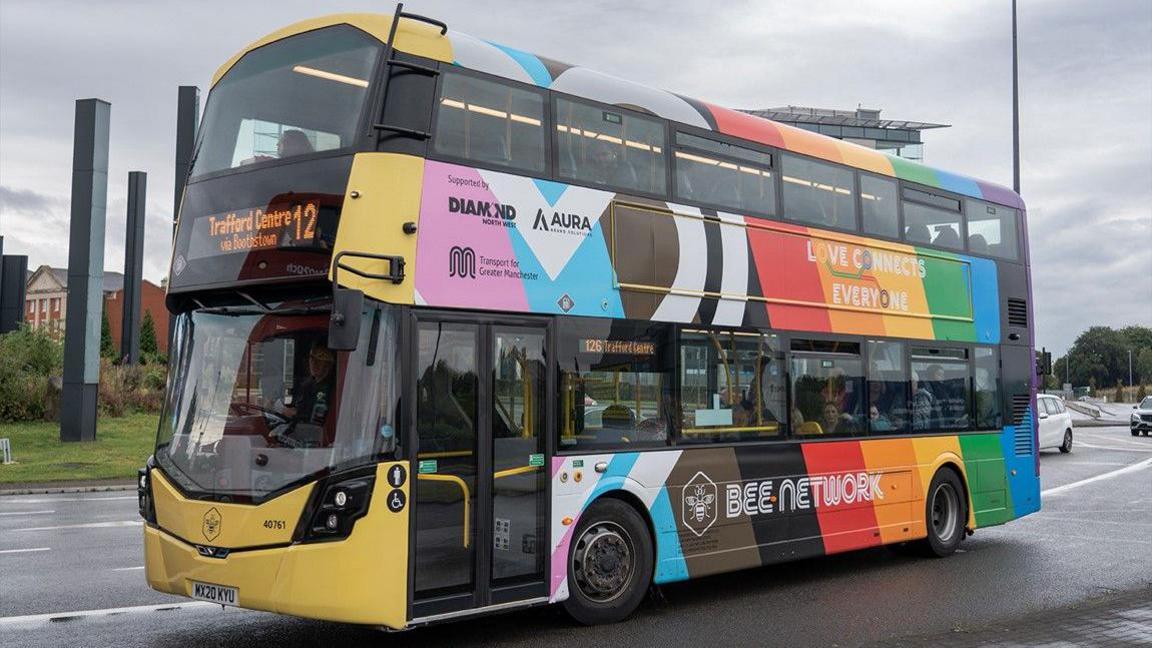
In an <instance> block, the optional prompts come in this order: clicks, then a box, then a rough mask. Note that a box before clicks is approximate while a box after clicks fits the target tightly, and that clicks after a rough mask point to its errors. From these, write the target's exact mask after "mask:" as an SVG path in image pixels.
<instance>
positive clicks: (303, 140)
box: [276, 129, 315, 159]
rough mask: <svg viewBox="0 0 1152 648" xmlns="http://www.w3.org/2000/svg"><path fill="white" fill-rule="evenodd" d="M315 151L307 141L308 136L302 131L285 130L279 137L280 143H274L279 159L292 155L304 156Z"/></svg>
mask: <svg viewBox="0 0 1152 648" xmlns="http://www.w3.org/2000/svg"><path fill="white" fill-rule="evenodd" d="M314 151H315V149H313V148H312V142H310V141H309V140H308V136H307V135H305V134H304V131H300V130H295V129H293V130H286V131H284V132H283V133H281V135H280V141H279V142H277V143H276V152H277V153H278V154H279V155H280V157H281V159H283V158H286V157H292V156H294V155H304V154H305V153H313V152H314Z"/></svg>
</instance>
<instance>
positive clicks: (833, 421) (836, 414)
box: [822, 403, 858, 434]
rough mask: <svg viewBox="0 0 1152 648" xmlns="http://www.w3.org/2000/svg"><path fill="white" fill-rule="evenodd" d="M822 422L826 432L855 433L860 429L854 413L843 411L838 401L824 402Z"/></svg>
mask: <svg viewBox="0 0 1152 648" xmlns="http://www.w3.org/2000/svg"><path fill="white" fill-rule="evenodd" d="M822 423H823V427H824V433H825V434H855V433H856V432H857V430H858V427H857V425H856V421H854V420H853V419H852V415H851V414H848V413H846V412H841V411H840V408H839V407H837V406H836V403H825V404H824V416H823V419H822Z"/></svg>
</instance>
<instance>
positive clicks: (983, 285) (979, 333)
mask: <svg viewBox="0 0 1152 648" xmlns="http://www.w3.org/2000/svg"><path fill="white" fill-rule="evenodd" d="M965 258H966V259H967V260H968V261H970V262H971V264H972V265H971V268H972V317H973V322H972V325H973V327H974V328H975V330H976V341H977V342H981V343H984V344H999V343H1000V284H999V283H998V282H997V281H996V262H995V261H992V260H990V259H977V258H973V257H965Z"/></svg>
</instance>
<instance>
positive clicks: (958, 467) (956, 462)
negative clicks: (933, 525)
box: [921, 452, 976, 534]
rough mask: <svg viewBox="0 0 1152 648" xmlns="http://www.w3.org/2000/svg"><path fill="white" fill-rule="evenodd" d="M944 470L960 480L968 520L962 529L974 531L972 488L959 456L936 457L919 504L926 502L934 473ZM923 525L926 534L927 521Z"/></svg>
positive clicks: (949, 453)
mask: <svg viewBox="0 0 1152 648" xmlns="http://www.w3.org/2000/svg"><path fill="white" fill-rule="evenodd" d="M945 468H947V469H949V470H951V471H952V472H954V473H956V476H957V477H958V478H959V479H960V484H961V485H962V486H963V487H964V506H965V508H967V509H968V515H967V518H968V519H967V521H966V522H965V524H964V527H965V529H967V530H968V531H973V530H975V529H976V512H975V510H974V507H973V506H972V487H971V482H970V481H969V479H968V469H967V468H966V467H965V465H964V460H963V459H961V458H960V456H959V455H957V454H953V453H951V452H948V453H944V454H942V455H940V456H939V457H937V459H936V461H935V462H934V463H933V464H932V467H931V469H930V470H929V471H928V473H927V477H928V479H927V480H926V481H925V482H924V496H923V499H922V500H921V503H922V504H923V503H925V502H927V501H928V496H929V495H930V493H929V492H928V490H929V489H930V488H931V487H932V480H933V479H935V478H936V473H938V472H940V471H941V470H942V469H945ZM924 525H925V534H927V525H928V520H924Z"/></svg>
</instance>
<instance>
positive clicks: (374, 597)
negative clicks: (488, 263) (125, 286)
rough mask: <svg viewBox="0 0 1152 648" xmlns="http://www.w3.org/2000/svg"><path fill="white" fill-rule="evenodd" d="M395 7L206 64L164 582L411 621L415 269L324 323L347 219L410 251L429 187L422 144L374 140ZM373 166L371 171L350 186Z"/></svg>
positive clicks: (214, 597) (168, 454) (157, 531)
mask: <svg viewBox="0 0 1152 648" xmlns="http://www.w3.org/2000/svg"><path fill="white" fill-rule="evenodd" d="M353 18H355V19H353ZM351 23H355V24H356V25H357V26H356V27H353V26H352V24H351ZM391 23H392V20H391V18H390V17H388V16H357V17H341V16H331V17H327V18H322V19H317V20H313V21H307V22H305V23H300V24H297V25H294V26H291V27H288V28H286V29H284V30H281V31H280V32H277V33H275V34H272V35H270V36H268V37H266V38H264V39H262V40H260V41H258V42H256V43H254V44H253V45H252V46H250V47H249V48H247V49H246V50H245V51H244V52H242V53H241V54H239V55H237V56H236V57H235V58H234V59H233V60H231V61H229V62H228V63H227V64H226V65H224V66H223V67H222V68H221V70H220V72H219V73H218V74H217V77H216V79H214V81H213V89H212V92H211V94H210V96H209V99H208V102H207V105H206V109H205V115H204V120H203V123H202V125H201V129H200V134H199V137H198V143H197V149H196V157H195V160H194V163H193V166H192V171H191V175H190V179H189V183H188V186H187V189H186V191H185V194H184V197H183V200H182V204H181V211H180V222H179V226H178V231H177V235H176V240H175V242H174V250H173V257H172V265H171V269H170V284H169V296H168V306H169V309H170V310H171V311H172V313H173V317H174V319H175V322H176V324H175V336H174V339H173V344H172V350H171V356H170V372H169V375H170V380H169V387H168V396H167V399H166V403H165V407H164V413H163V415H162V418H161V422H160V428H159V433H158V435H157V442H156V447H155V454H154V456H153V458H152V459H150V460H149V465H148V467H147V468H145V469H143V470H141V472H140V485H139V496H140V509H141V515H142V516H143V517H144V518H145V520H146V525H145V530H144V537H145V554H146V569H147V578H148V583H149V584H150V585H151V586H152V587H153V588H155V589H157V590H159V591H162V592H168V593H172V594H176V595H180V596H186V597H191V598H195V599H199V600H204V601H211V602H215V603H221V604H224V605H234V606H239V607H244V608H251V609H257V610H267V611H272V612H279V613H285V614H292V615H298V616H302V617H310V618H318V619H327V620H333V621H344V622H350V623H362V624H373V625H382V626H387V627H391V628H403V627H405V625H406V624H407V620H408V599H409V596H408V589H409V555H410V551H409V521H410V508H411V507H410V506H409V505H408V501H409V488H410V482H411V480H410V478H409V475H408V466H409V463H408V462H407V461H406V460H402V459H404V457H403V455H402V453H401V450H400V449H399V447H398V443H397V436H398V434H397V430H398V427H399V425H398V418H399V416H400V412H399V405H400V403H399V398H400V397H399V387H398V385H399V371H400V365H401V353H400V349H399V342H398V341H399V339H400V333H399V331H400V326H401V312H400V310H399V309H400V306H393V305H392V304H399V305H403V304H410V303H411V302H412V288H411V285H412V282H411V281H407V282H403V281H397V282H388V281H379V282H375V283H374V284H373V286H374V289H373V290H371V291H369V296H370V297H372V298H373V299H372V300H369V301H368V302H366V303H365V306H364V307H363V308H362V309H361V311H360V314H359V321H358V322H356V324H357V326H354V327H350V330H352V331H353V334H354V335H358V338H357V339H355V340H354V342H355V344H354V345H352V346H354V347H355V348H354V349H352V350H340V349H333V348H329V343H328V339H329V338H328V333H329V323H330V318H331V312H332V307H331V304H332V297H331V296H332V284H331V283H330V281H329V272H330V270H331V268H332V264H333V259H334V258H335V254H336V253H335V250H337V249H339V248H340V243H339V242H338V241H337V229H338V225H339V235H340V237H342V238H343V239H346V240H350V241H351V243H352V244H353V245H354V246H355V247H356V249H357V250H359V251H365V250H366V251H368V252H372V253H381V252H387V253H389V254H393V255H397V257H396V258H404V257H408V258H409V260H411V257H412V255H413V254H414V248H415V237H414V236H408V235H406V234H405V233H403V232H402V226H403V224H404V221H406V220H409V219H411V218H413V216H412V214H411V212H413V211H414V209H413V206H416V207H418V205H419V200H420V191H419V187H420V178H419V177H415V178H413V177H412V176H411V174H412V171H413V169H416V170H417V172H418V171H419V169H421V168H422V166H421V165H420V163H419V159H418V158H415V157H411V156H408V155H403V154H396V153H394V152H393V153H384V152H378V150H379V149H378V145H379V144H380V139H381V137H382V135H383V136H386V135H387V134H386V133H383V134H382V133H381V131H380V130H379V129H377V128H376V123H377V122H378V121H379V120H380V118H381V115H380V114H379V112H380V106H381V105H383V103H384V99H383V96H382V94H383V92H382V88H381V84H380V81H379V79H380V76H381V74H382V73H381V69H382V67H383V66H382V63H381V62H382V60H383V58H384V56H385V54H386V52H390V53H394V52H395V51H396V50H388V48H387V46H386V43H387V41H388V33H389V30H390V28H391V27H392V24H391ZM443 40H444V39H443V38H442V37H441V34H440V30H438V29H436V28H435V27H434V26H431V25H427V24H420V23H414V22H413V21H400V24H399V28H398V29H397V31H396V34H395V36H394V38H393V44H395V45H398V46H403V48H404V49H405V50H406V51H414V52H419V53H421V54H423V55H425V56H432V57H436V58H446V57H447V55H446V54H443V53H441V52H440V50H439V49H438V48H440V49H443V48H444V47H446V46H445V45H443ZM424 82H425V85H427V86H428V87H429V88H430V87H432V85H431V84H432V83H433V81H432V80H431V79H425V80H424ZM404 84H405V81H403V80H401V81H398V82H396V83H395V84H394V90H395V92H396V94H397V96H402V95H403V93H405V92H408V91H409V88H407V87H405V85H404ZM365 174H368V175H370V176H371V177H372V179H373V180H372V183H371V190H370V191H363V195H361V192H357V191H352V190H351V189H350V188H349V186H350V183H351V182H358V180H357V178H358V177H360V178H361V179H362V177H363V176H364V175H365ZM361 189H362V190H363V187H361ZM393 227H394V229H390V228H393ZM386 228H388V229H386ZM386 232H392V233H393V234H387V233H386ZM409 234H410V233H409ZM390 246H391V247H390ZM347 263H348V264H351V265H352V266H354V267H355V266H357V264H359V267H361V268H364V269H366V270H368V271H375V270H376V269H377V266H379V265H381V264H382V265H385V266H386V265H387V262H380V263H377V262H375V261H365V260H364V259H362V258H361V259H358V260H357V259H350V260H348V261H347ZM373 264H376V265H373ZM401 267H402V266H400V265H399V264H398V265H397V267H396V268H395V270H396V271H398V272H402V270H401V269H400V268H401ZM347 277H348V279H349V280H352V283H355V282H354V279H355V278H354V277H353V275H352V274H348V275H347ZM345 283H348V282H345ZM357 329H358V333H357Z"/></svg>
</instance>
